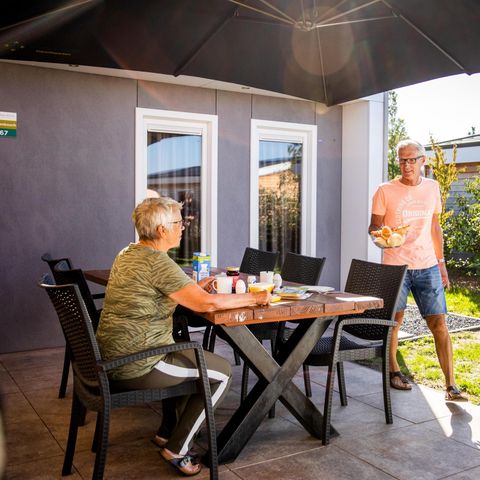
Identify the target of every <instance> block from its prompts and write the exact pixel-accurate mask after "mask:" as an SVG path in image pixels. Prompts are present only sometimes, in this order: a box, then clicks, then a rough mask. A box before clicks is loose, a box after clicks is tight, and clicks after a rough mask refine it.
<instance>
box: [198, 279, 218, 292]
mask: <svg viewBox="0 0 480 480" xmlns="http://www.w3.org/2000/svg"><path fill="white" fill-rule="evenodd" d="M214 281H215V277H206V278H202V279H201V280H200V281H199V282H198V286H199V287H200V288H203V289H204V290H205V291H206V292H208V293H212V292H213V290H214V288H213V282H214Z"/></svg>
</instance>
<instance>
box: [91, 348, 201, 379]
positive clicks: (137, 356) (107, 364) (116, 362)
mask: <svg viewBox="0 0 480 480" xmlns="http://www.w3.org/2000/svg"><path fill="white" fill-rule="evenodd" d="M191 349H194V350H199V353H200V354H201V355H202V356H203V348H202V346H201V345H200V344H199V343H197V342H179V343H172V344H170V345H164V346H162V347H157V348H151V349H148V350H142V351H140V352H135V353H132V354H130V355H125V356H123V357H117V358H112V359H108V360H101V361H99V362H97V368H98V369H99V370H102V371H104V372H106V371H108V370H111V369H113V368H116V367H120V366H121V365H126V364H127V363H132V362H136V361H138V360H143V359H145V358H149V357H154V356H156V355H163V354H165V353H172V352H180V351H182V350H191Z"/></svg>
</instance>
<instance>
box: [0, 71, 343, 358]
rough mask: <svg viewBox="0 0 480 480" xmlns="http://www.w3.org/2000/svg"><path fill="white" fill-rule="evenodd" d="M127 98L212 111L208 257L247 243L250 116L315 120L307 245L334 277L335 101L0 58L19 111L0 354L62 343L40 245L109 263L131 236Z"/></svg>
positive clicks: (0, 98) (5, 241)
mask: <svg viewBox="0 0 480 480" xmlns="http://www.w3.org/2000/svg"><path fill="white" fill-rule="evenodd" d="M135 107H145V108H159V109H165V110H177V111H189V112H195V113H206V114H216V115H218V134H219V142H218V159H219V161H218V198H219V199H221V201H220V202H219V204H218V263H219V265H226V264H227V263H228V264H239V263H240V259H241V257H242V254H243V251H244V248H245V247H246V246H247V245H248V239H249V231H248V228H249V198H248V197H249V181H250V178H249V161H250V160H249V157H250V120H251V118H261V119H267V120H281V121H286V122H298V123H312V124H317V125H318V142H319V143H318V167H317V175H318V179H317V180H318V186H317V197H318V199H317V201H318V205H317V255H318V256H326V257H327V262H326V266H325V270H324V273H323V275H322V283H325V284H330V285H333V286H336V287H338V286H339V278H340V274H339V271H340V270H339V265H340V223H339V219H340V207H341V195H340V187H341V143H342V142H341V135H342V129H341V123H342V110H341V107H333V108H329V109H327V108H325V107H323V106H319V105H317V104H315V103H313V102H306V101H294V100H285V99H279V98H272V97H263V96H253V95H249V94H242V93H233V92H226V91H218V90H212V89H203V88H192V87H184V86H178V85H170V84H160V83H153V82H144V81H137V80H133V79H123V78H116V77H107V76H99V75H91V74H84V73H75V72H70V71H63V70H52V69H47V68H37V67H30V66H23V65H16V64H9V63H0V111H8V112H17V115H18V117H17V123H18V127H17V128H18V130H17V137H7V138H1V139H0V160H1V165H2V174H1V175H2V188H1V190H0V199H1V203H2V206H3V208H2V211H1V214H0V226H1V232H2V241H1V242H0V259H1V265H2V273H3V274H2V275H1V277H0V298H1V303H2V314H1V315H2V320H1V330H2V335H1V336H0V352H12V351H21V350H29V349H36V348H42V347H51V346H58V345H62V344H63V336H62V334H61V331H60V328H59V326H58V320H57V319H56V316H55V314H54V312H53V308H52V307H51V305H50V303H49V301H48V298H47V296H46V295H45V293H44V292H42V291H41V289H40V288H38V287H37V282H38V280H39V278H40V277H41V275H42V273H44V272H45V271H47V265H46V264H44V263H43V262H42V261H41V260H40V256H41V255H42V254H43V253H44V252H49V253H51V255H52V256H54V257H57V256H68V257H70V258H71V259H72V261H73V263H74V265H75V266H77V267H79V268H83V269H94V268H109V267H110V265H111V263H112V261H113V259H114V257H115V255H116V253H117V252H118V251H119V250H120V249H121V248H123V247H124V246H125V245H127V244H128V243H129V242H130V241H133V240H134V229H133V226H132V223H131V219H130V215H131V212H132V210H133V208H134V167H135V166H134V133H135V132H134V128H135Z"/></svg>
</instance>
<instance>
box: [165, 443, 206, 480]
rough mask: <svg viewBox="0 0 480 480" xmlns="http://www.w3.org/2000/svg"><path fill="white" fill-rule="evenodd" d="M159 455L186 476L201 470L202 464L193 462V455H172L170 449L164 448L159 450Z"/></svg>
mask: <svg viewBox="0 0 480 480" xmlns="http://www.w3.org/2000/svg"><path fill="white" fill-rule="evenodd" d="M160 455H162V457H163V458H164V459H165V460H166V461H167V462H168V463H169V464H170V465H172V467H175V468H176V469H177V470H178V471H179V472H181V473H182V474H183V475H186V476H187V477H191V476H193V475H197V474H199V473H200V471H201V470H202V465H200V464H199V463H193V461H194V457H192V456H191V455H185V456H184V457H174V456H173V454H172V453H171V452H170V451H167V450H166V449H165V448H163V449H162V450H160Z"/></svg>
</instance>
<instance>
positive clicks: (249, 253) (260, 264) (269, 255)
mask: <svg viewBox="0 0 480 480" xmlns="http://www.w3.org/2000/svg"><path fill="white" fill-rule="evenodd" d="M278 256H279V253H278V252H266V251H265V250H257V249H256V248H250V247H247V248H246V249H245V253H244V254H243V259H242V263H241V265H240V271H241V272H243V273H250V274H251V275H260V272H261V271H264V270H267V271H273V270H274V268H275V265H276V264H277V260H278Z"/></svg>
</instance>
